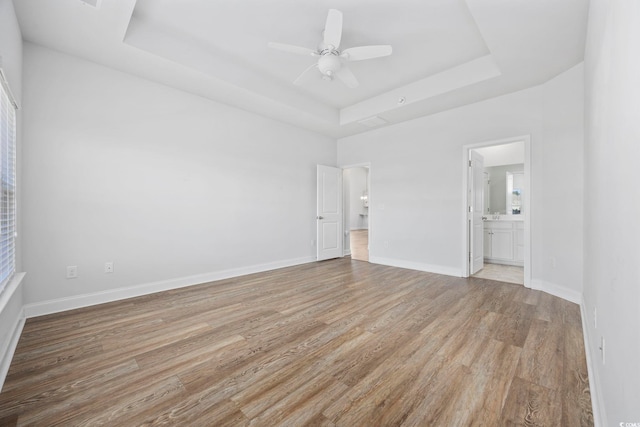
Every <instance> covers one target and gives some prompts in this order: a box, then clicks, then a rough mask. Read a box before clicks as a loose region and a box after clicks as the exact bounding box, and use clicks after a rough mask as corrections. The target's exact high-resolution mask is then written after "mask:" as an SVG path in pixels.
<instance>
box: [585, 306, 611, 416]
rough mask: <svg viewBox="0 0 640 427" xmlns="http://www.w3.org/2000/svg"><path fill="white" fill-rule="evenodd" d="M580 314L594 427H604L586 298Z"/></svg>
mask: <svg viewBox="0 0 640 427" xmlns="http://www.w3.org/2000/svg"><path fill="white" fill-rule="evenodd" d="M580 314H581V315H582V316H581V317H582V335H583V337H584V350H585V353H586V355H587V371H588V374H589V392H590V393H591V408H592V411H593V425H594V427H604V426H605V423H604V421H603V420H606V416H605V411H604V399H603V397H602V394H601V393H600V387H599V386H598V384H600V381H599V377H597V376H596V371H595V369H594V368H593V359H592V358H591V349H592V348H593V347H592V343H593V340H592V339H591V337H590V335H589V328H588V326H589V325H588V323H587V322H588V319H589V317H588V316H587V308H586V304H585V302H584V298H581V300H580Z"/></svg>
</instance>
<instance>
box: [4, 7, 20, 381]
mask: <svg viewBox="0 0 640 427" xmlns="http://www.w3.org/2000/svg"><path fill="white" fill-rule="evenodd" d="M0 57H1V58H2V61H1V63H0V66H1V67H2V69H3V71H4V73H5V76H6V78H7V80H8V83H9V85H10V86H11V92H12V93H13V95H14V97H15V98H16V100H17V102H18V103H19V104H22V35H21V34H20V28H19V27H18V20H17V18H16V15H15V11H14V9H13V3H12V2H11V0H0ZM16 119H17V126H16V127H17V163H18V168H17V170H18V174H19V173H20V166H21V144H22V141H21V128H22V111H20V110H19V111H18V114H17V117H16ZM17 180H18V191H20V184H21V180H20V176H19V175H18V176H17ZM20 195H21V193H19V194H18V197H20ZM18 203H19V204H18V215H19V214H20V212H21V205H20V198H18ZM21 229H22V223H21V222H20V221H18V239H17V242H16V249H17V253H16V269H17V271H21V270H22V262H21V248H22V244H21V240H22V233H21ZM22 288H23V284H22V282H17V281H16V282H14V283H12V284H11V285H10V286H9V287H7V288H6V289H5V290H4V291H0V388H1V386H2V383H3V381H4V376H5V375H6V372H7V370H8V369H9V364H10V363H11V357H12V356H13V351H14V348H15V345H16V344H17V337H18V336H19V334H20V331H21V330H22V324H23V319H22V305H23V289H22Z"/></svg>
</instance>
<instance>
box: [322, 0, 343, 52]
mask: <svg viewBox="0 0 640 427" xmlns="http://www.w3.org/2000/svg"><path fill="white" fill-rule="evenodd" d="M341 39H342V12H340V11H339V10H337V9H329V15H327V23H326V24H325V26H324V44H325V46H333V47H334V49H338V47H339V46H340V40H341Z"/></svg>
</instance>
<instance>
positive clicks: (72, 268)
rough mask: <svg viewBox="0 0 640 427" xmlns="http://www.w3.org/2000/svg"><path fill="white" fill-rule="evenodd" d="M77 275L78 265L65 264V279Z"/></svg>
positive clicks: (73, 277)
mask: <svg viewBox="0 0 640 427" xmlns="http://www.w3.org/2000/svg"><path fill="white" fill-rule="evenodd" d="M76 277H78V266H77V265H68V266H67V279H75V278H76Z"/></svg>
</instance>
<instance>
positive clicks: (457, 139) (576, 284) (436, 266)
mask: <svg viewBox="0 0 640 427" xmlns="http://www.w3.org/2000/svg"><path fill="white" fill-rule="evenodd" d="M582 73H583V67H582V65H578V66H576V67H574V68H572V69H571V70H569V71H567V72H565V73H563V74H562V75H560V76H558V77H556V78H555V79H553V80H552V81H550V82H548V83H546V84H545V85H542V86H539V87H536V88H532V89H528V90H524V91H520V92H517V93H513V94H509V95H505V96H502V97H498V98H494V99H490V100H487V101H483V102H479V103H476V104H472V105H467V106H464V107H461V108H457V109H454V110H450V111H446V112H442V113H439V114H435V115H432V116H428V117H423V118H419V119H416V120H412V121H409V122H405V123H401V124H398V125H394V126H389V127H385V128H381V129H377V130H373V131H370V132H367V133H364V134H360V135H355V136H351V137H348V138H343V139H340V140H339V141H338V163H339V164H342V165H346V164H357V163H364V162H371V166H372V169H373V170H374V171H375V173H374V174H373V175H372V177H371V178H372V181H371V188H370V208H369V210H370V215H371V217H372V221H375V234H374V235H372V240H371V241H370V259H371V260H372V262H380V263H384V264H389V265H398V266H404V267H410V268H417V269H423V270H427V271H433V272H438V273H444V274H451V275H461V274H462V265H461V262H462V259H461V253H462V248H461V242H462V233H463V231H462V229H461V224H462V215H463V214H464V212H463V210H462V199H461V197H462V179H463V176H462V175H463V174H462V167H463V166H462V157H463V156H462V155H463V148H462V147H463V146H464V145H467V144H473V143H479V142H484V141H492V140H499V139H504V138H511V137H516V136H521V135H527V134H529V135H531V156H532V166H531V175H532V183H531V198H532V199H531V200H532V204H533V206H532V209H531V230H532V231H531V234H532V279H533V282H534V283H533V284H534V285H535V286H537V287H540V288H544V289H545V290H547V289H548V290H549V291H552V292H553V293H555V294H560V295H562V296H563V297H569V298H570V299H574V300H579V295H580V292H581V290H582V288H581V286H582V264H581V257H582V212H581V210H580V209H579V208H577V207H576V205H575V204H574V203H573V201H574V197H575V198H576V200H578V201H581V200H582V188H581V185H580V182H579V179H578V180H577V181H576V180H574V179H573V178H570V179H567V176H570V177H580V176H581V175H582V168H583V162H582V155H581V152H582V151H581V150H582V148H581V145H580V144H581V140H582V137H583V122H582V111H583V102H582V95H581V93H582V89H583V78H582ZM550 103H553V108H550V111H548V112H546V111H544V109H545V108H549V105H548V104H550ZM557 165H563V167H562V168H559V167H557ZM559 192H571V197H569V199H568V200H566V201H565V200H557V198H556V194H557V193H559ZM578 206H579V204H578ZM569 212H570V213H571V214H570V215H569ZM554 213H559V218H560V220H561V221H563V224H565V225H566V227H556V224H555V220H554V219H551V217H552V216H553V214H554ZM568 216H570V217H571V218H570V221H569V220H568V219H567V217H568ZM569 222H570V223H569ZM556 228H560V230H556ZM550 230H553V232H555V233H557V235H555V236H554V238H553V239H551V238H550V237H549V234H550ZM558 240H561V241H562V242H561V243H560V244H559V249H558V254H557V260H556V267H555V269H554V268H552V265H551V263H550V262H549V255H548V253H549V251H550V250H553V251H555V249H554V248H551V247H549V246H548V245H550V244H556V243H558V242H557V241H558ZM560 251H562V252H560ZM568 251H569V252H571V253H572V255H570V256H564V253H565V252H568ZM553 253H554V254H555V252H553Z"/></svg>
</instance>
